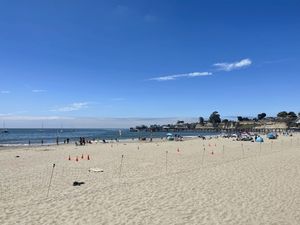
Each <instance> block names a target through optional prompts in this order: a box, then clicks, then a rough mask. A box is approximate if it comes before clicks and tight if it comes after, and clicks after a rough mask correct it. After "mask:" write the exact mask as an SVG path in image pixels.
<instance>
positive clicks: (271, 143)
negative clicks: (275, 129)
mask: <svg viewBox="0 0 300 225" xmlns="http://www.w3.org/2000/svg"><path fill="white" fill-rule="evenodd" d="M272 150H273V141H271V151H272Z"/></svg>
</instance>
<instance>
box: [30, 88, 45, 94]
mask: <svg viewBox="0 0 300 225" xmlns="http://www.w3.org/2000/svg"><path fill="white" fill-rule="evenodd" d="M32 92H33V93H41V92H47V90H43V89H34V90H32Z"/></svg>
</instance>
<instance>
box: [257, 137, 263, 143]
mask: <svg viewBox="0 0 300 225" xmlns="http://www.w3.org/2000/svg"><path fill="white" fill-rule="evenodd" d="M255 141H256V142H264V139H263V138H262V137H257V138H256V140H255Z"/></svg>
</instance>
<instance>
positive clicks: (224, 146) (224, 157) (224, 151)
mask: <svg viewBox="0 0 300 225" xmlns="http://www.w3.org/2000/svg"><path fill="white" fill-rule="evenodd" d="M222 152H223V159H225V146H224V145H223V150H222Z"/></svg>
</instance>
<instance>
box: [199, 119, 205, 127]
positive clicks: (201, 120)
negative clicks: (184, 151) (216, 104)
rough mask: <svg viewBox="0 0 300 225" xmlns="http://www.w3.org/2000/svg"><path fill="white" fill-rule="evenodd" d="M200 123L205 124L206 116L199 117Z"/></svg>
mask: <svg viewBox="0 0 300 225" xmlns="http://www.w3.org/2000/svg"><path fill="white" fill-rule="evenodd" d="M199 123H200V124H201V125H202V126H203V125H204V118H203V117H199Z"/></svg>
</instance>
